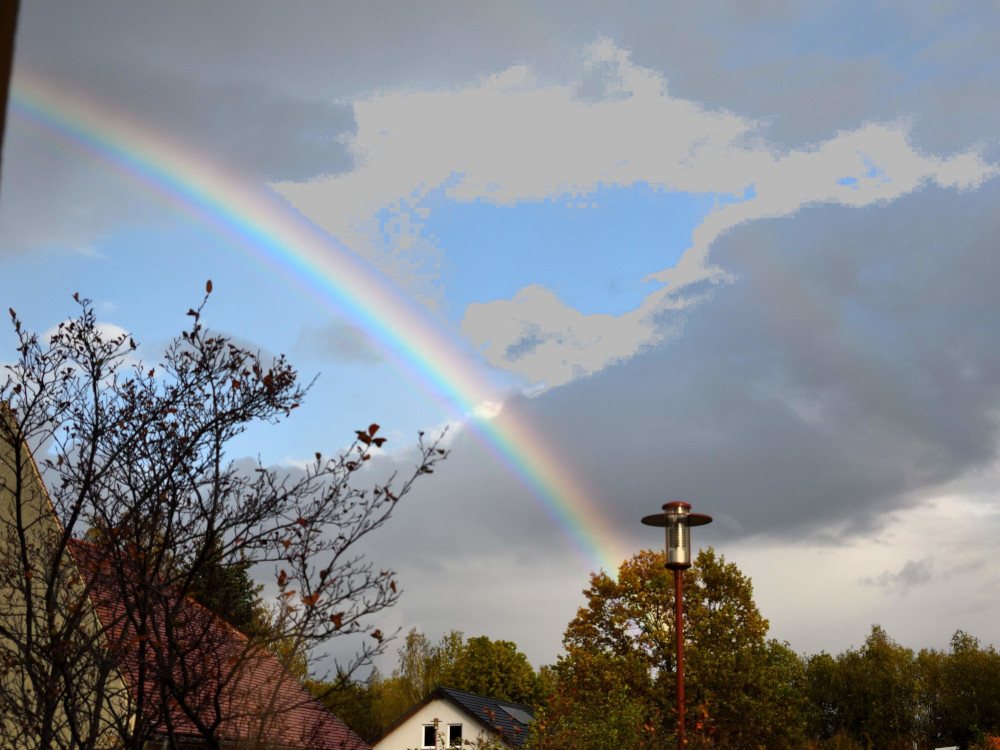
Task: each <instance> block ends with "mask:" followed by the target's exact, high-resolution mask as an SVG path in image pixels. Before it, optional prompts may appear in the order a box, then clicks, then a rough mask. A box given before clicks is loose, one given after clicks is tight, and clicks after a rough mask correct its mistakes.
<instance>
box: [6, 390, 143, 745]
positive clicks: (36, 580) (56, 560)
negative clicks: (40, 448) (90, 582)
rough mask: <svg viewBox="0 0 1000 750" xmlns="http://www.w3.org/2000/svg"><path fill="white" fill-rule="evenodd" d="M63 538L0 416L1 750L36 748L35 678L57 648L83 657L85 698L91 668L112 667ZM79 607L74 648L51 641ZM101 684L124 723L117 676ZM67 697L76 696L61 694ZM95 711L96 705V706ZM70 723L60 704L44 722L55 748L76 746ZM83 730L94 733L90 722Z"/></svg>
mask: <svg viewBox="0 0 1000 750" xmlns="http://www.w3.org/2000/svg"><path fill="white" fill-rule="evenodd" d="M0 407H2V405H0ZM62 533H63V532H62V528H61V526H60V524H59V522H58V520H57V519H56V517H55V512H54V511H53V509H52V505H51V503H50V502H49V497H48V494H47V493H46V491H45V486H44V485H43V483H42V480H41V477H40V476H39V474H38V470H37V468H36V466H35V463H34V461H33V460H32V457H31V455H30V453H29V452H28V450H27V447H26V446H25V445H24V443H23V442H21V441H20V440H19V437H17V433H16V431H15V430H14V428H13V426H12V423H11V420H10V415H9V412H6V411H5V410H4V409H2V408H0V750H7V748H15V747H16V748H19V749H20V748H26V749H28V750H30V748H31V746H32V745H31V742H33V741H37V739H36V730H35V728H33V727H31V726H30V722H32V721H35V720H37V719H38V718H39V717H40V716H44V711H42V710H39V708H38V705H37V696H38V692H37V690H36V688H35V684H34V683H33V682H32V681H31V680H30V679H29V674H35V675H38V674H40V673H43V672H44V670H45V669H46V668H48V667H49V666H50V664H51V660H49V659H48V655H49V654H51V653H52V651H53V649H54V648H55V647H57V646H59V645H64V646H65V648H66V650H67V652H71V653H75V654H82V655H80V656H79V658H74V659H73V660H72V663H73V665H74V666H76V667H78V668H79V671H78V672H77V673H76V674H75V675H74V685H75V686H76V687H77V688H80V687H81V686H84V690H83V691H81V692H82V694H83V695H86V690H87V689H88V688H91V687H94V686H92V685H91V686H88V685H87V679H88V677H92V676H93V675H94V674H95V672H94V670H91V669H88V668H87V667H88V665H90V664H93V663H95V660H96V659H100V660H101V662H102V663H105V664H106V663H107V661H106V660H107V655H106V654H104V653H102V649H101V645H102V644H101V640H100V638H99V634H100V626H99V624H98V620H97V616H96V613H95V612H94V610H93V608H92V607H91V606H90V600H89V599H88V598H87V597H86V596H85V592H84V588H83V585H82V583H81V578H80V575H79V571H78V570H77V567H76V565H75V563H74V562H73V560H72V558H71V557H70V555H69V552H68V551H67V550H65V549H63V552H62V554H61V555H57V554H56V550H57V549H58V545H59V543H60V541H61V537H62ZM25 561H27V565H25ZM49 581H53V582H54V583H55V586H54V589H55V593H54V594H53V595H52V596H51V597H47V596H46V590H47V583H48V582H49ZM47 602H48V604H49V605H50V606H49V608H48V612H46V603H47ZM29 603H30V605H31V606H30V607H29ZM74 605H76V606H77V608H78V609H79V608H82V611H81V612H80V622H79V626H78V631H79V632H78V633H77V634H76V638H75V639H73V640H72V642H71V641H70V639H60V638H52V637H50V634H52V633H54V632H55V633H60V632H61V631H60V628H62V626H64V625H65V624H66V622H67V620H66V617H67V615H68V614H69V613H70V612H71V611H72V612H74V613H75V612H77V609H72V610H71V608H72V607H74ZM29 623H30V624H31V625H32V626H33V627H32V629H31V632H32V639H30V640H29V639H28V638H27V637H26V634H27V633H28V630H29V628H28V625H29ZM72 649H76V651H72ZM29 662H33V663H34V664H35V667H34V668H33V669H32V670H30V671H29V670H27V669H26V668H25V664H28V663H29ZM51 684H56V685H58V684H59V683H58V681H53V682H52V683H51ZM101 684H102V687H103V688H104V690H105V692H104V694H105V695H106V696H109V698H108V702H107V706H108V711H109V712H110V711H111V710H115V711H116V712H119V713H122V714H123V716H124V715H126V714H127V707H123V698H124V696H127V691H126V689H125V686H124V683H123V681H122V680H121V676H120V675H119V674H118V673H117V671H112V673H111V674H110V676H107V677H106V678H104V679H101ZM60 691H62V688H60ZM61 695H63V696H68V695H70V693H68V692H65V691H62V692H61ZM92 697H93V696H91V698H92ZM80 703H82V704H83V706H84V707H83V708H82V710H81V711H80V712H78V713H76V714H75V715H77V716H84V717H86V716H87V715H88V713H89V710H88V708H87V707H86V701H84V700H81V701H80ZM94 703H95V701H94V700H93V699H91V700H90V704H91V706H93V704H94ZM108 716H110V714H108ZM67 718H68V717H67V714H66V711H65V706H64V705H62V702H61V701H60V702H59V704H57V706H56V708H55V712H54V713H53V714H52V715H51V716H50V718H49V720H48V721H45V722H44V723H45V724H46V726H47V727H49V728H51V730H52V731H53V732H54V733H55V736H54V737H53V738H52V739H53V741H54V743H55V744H54V746H55V747H67V746H70V745H71V744H72V743H71V741H70V738H69V731H68V722H67ZM126 720H127V719H126ZM26 722H28V723H29V726H27V727H26V726H25V723H26ZM83 726H84V728H85V729H86V727H87V726H89V724H88V723H87V721H86V720H85V721H84V724H83Z"/></svg>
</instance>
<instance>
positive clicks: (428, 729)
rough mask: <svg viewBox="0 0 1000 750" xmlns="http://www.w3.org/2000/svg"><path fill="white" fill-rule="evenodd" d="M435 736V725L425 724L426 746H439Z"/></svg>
mask: <svg viewBox="0 0 1000 750" xmlns="http://www.w3.org/2000/svg"><path fill="white" fill-rule="evenodd" d="M436 739H437V738H436V737H435V736H434V725H433V724H424V747H437V743H436V742H435V740H436Z"/></svg>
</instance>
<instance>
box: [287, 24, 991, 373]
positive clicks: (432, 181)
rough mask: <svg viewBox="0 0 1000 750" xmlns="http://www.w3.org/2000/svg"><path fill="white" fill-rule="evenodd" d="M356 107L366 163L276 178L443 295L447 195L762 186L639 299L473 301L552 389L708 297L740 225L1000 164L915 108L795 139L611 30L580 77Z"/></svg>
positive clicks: (637, 344)
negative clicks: (690, 91) (617, 40)
mask: <svg viewBox="0 0 1000 750" xmlns="http://www.w3.org/2000/svg"><path fill="white" fill-rule="evenodd" d="M354 106H355V116H356V120H357V125H358V129H357V133H356V135H354V136H353V137H352V139H351V140H350V142H349V148H350V151H351V153H352V155H353V157H354V159H355V163H356V164H357V165H358V167H357V168H356V169H355V170H354V171H353V172H350V173H348V174H344V175H340V176H336V177H330V178H326V179H322V180H317V181H313V182H309V183H301V184H292V183H281V184H279V185H276V186H275V187H276V188H277V189H278V190H279V191H280V192H281V193H282V194H283V195H284V196H285V197H286V198H288V199H289V200H290V201H291V202H292V203H293V204H294V205H295V206H296V207H297V208H299V209H300V210H301V211H303V212H304V213H305V214H306V215H308V216H309V217H310V218H311V219H313V221H315V222H317V223H318V224H320V225H321V226H323V227H324V228H325V229H327V230H328V231H330V232H331V233H332V234H334V235H335V236H337V237H338V238H340V239H341V240H342V241H344V242H345V244H346V245H348V246H349V247H352V248H354V249H355V250H356V251H357V252H359V253H361V254H362V255H364V256H365V257H367V258H368V259H369V260H371V261H372V262H373V263H375V264H376V265H377V266H379V267H380V268H381V269H382V270H383V271H384V272H386V273H388V274H389V275H390V276H392V277H393V278H394V279H395V280H396V281H397V282H398V283H401V284H403V285H405V286H407V287H408V288H409V289H410V290H411V291H412V292H413V293H414V294H416V295H417V296H418V297H420V298H421V299H423V300H424V301H425V302H426V303H427V304H428V305H429V306H431V307H432V308H436V309H439V308H440V307H441V306H442V305H443V303H444V302H445V300H444V297H443V295H444V293H445V291H446V290H443V289H442V288H441V286H440V280H439V272H440V267H441V263H442V262H443V258H442V252H443V249H442V248H440V247H439V246H438V245H437V244H436V243H435V239H434V238H433V237H429V236H426V233H425V232H424V231H423V230H424V221H425V220H426V218H427V216H428V212H429V211H430V210H431V205H430V203H431V200H441V199H445V200H453V201H460V202H462V201H464V202H471V201H485V202H489V203H492V204H496V205H514V204H517V203H518V202H521V201H540V200H548V199H560V200H565V199H570V200H574V201H578V200H581V199H588V198H589V197H591V196H592V195H593V194H594V193H595V192H596V190H597V189H598V188H599V187H601V186H605V187H607V186H618V187H622V188H628V187H630V186H633V185H635V184H636V183H647V184H649V185H651V186H655V187H657V188H661V189H664V190H673V191H680V192H690V193H699V194H704V193H717V194H728V195H733V196H735V197H741V196H743V195H744V191H745V190H746V189H747V188H748V187H750V186H751V185H752V186H753V194H754V197H753V198H752V199H749V200H743V201H741V202H737V203H723V204H721V205H720V206H719V207H718V208H717V210H716V211H715V212H713V213H712V214H710V215H709V216H708V217H707V218H706V219H705V220H704V222H703V223H702V224H701V225H700V226H699V227H698V228H697V229H696V230H695V232H694V234H693V237H692V243H691V246H690V248H689V249H688V251H687V252H686V253H685V254H684V256H683V257H682V258H681V260H680V262H679V263H677V265H676V266H675V267H672V268H659V269H656V268H653V269H650V274H649V277H648V278H651V279H655V280H657V281H660V282H663V283H666V284H668V288H667V289H666V290H663V289H661V290H659V291H657V292H654V293H652V294H650V295H648V296H647V297H646V298H645V299H644V300H643V302H642V303H641V305H640V306H639V307H638V308H636V309H635V310H633V311H631V312H630V313H627V314H624V315H619V316H610V315H599V314H596V315H584V314H582V313H580V312H578V311H576V310H573V309H571V308H569V307H567V306H566V305H564V304H563V303H562V302H560V301H559V300H558V299H557V298H556V297H555V295H553V294H552V293H551V292H548V291H546V290H544V289H541V288H538V287H533V286H532V287H528V288H526V289H522V290H521V291H520V292H519V293H518V294H517V295H515V296H514V298H512V299H510V300H489V301H484V302H483V303H482V304H478V305H471V306H470V307H469V308H468V310H467V311H466V315H465V319H464V320H463V321H462V330H463V332H464V333H465V335H466V336H467V337H468V338H469V339H470V341H472V342H473V343H474V344H475V345H476V346H478V347H480V348H481V349H482V351H483V352H484V353H485V354H486V356H487V357H488V359H489V361H490V362H491V363H492V364H494V365H495V366H497V367H501V368H504V369H509V370H513V371H516V372H518V373H520V374H522V375H524V376H526V377H527V378H528V379H529V380H530V381H532V382H535V383H538V382H545V383H547V384H548V386H549V387H552V386H554V385H558V384H561V383H565V382H568V381H570V380H572V379H575V378H577V377H580V376H582V375H586V374H589V373H592V372H595V371H597V370H600V369H601V368H603V367H605V366H607V365H608V364H610V363H612V362H615V361H618V360H621V359H622V358H627V357H629V356H631V355H632V354H634V353H636V352H637V351H639V350H640V348H641V347H642V346H644V345H648V344H650V343H653V342H655V341H656V340H658V338H661V337H663V336H664V335H670V333H671V331H669V330H668V331H664V329H663V327H662V323H661V322H654V320H655V316H657V315H658V314H659V313H663V312H665V311H667V310H671V309H675V310H676V309H682V308H683V307H685V306H687V305H689V304H691V302H692V301H693V300H699V299H701V298H702V297H703V295H696V296H694V297H693V298H689V299H683V298H681V297H680V296H679V294H678V293H679V292H680V291H681V290H682V289H683V288H684V287H685V286H688V285H691V284H693V283H696V282H701V281H705V280H713V281H722V280H726V279H727V277H726V276H725V274H724V273H723V271H722V270H721V269H718V268H713V267H711V265H710V264H709V261H708V251H709V248H710V246H711V244H712V242H713V241H714V240H715V239H716V238H717V237H719V236H720V235H721V234H723V233H724V232H726V231H727V230H729V229H731V228H732V227H734V226H736V225H738V224H741V223H744V222H746V221H751V220H754V219H759V218H765V217H780V216H789V215H792V214H794V213H795V212H797V211H798V210H799V209H801V208H802V207H804V206H808V205H815V204H819V203H841V204H844V205H848V206H867V205H872V204H877V203H881V202H887V201H891V200H893V199H895V198H897V197H899V196H901V195H904V194H906V193H909V192H912V191H913V190H916V189H918V188H919V187H920V186H922V185H924V184H927V183H935V182H936V183H937V184H939V185H941V186H946V187H955V188H959V189H970V188H975V187H978V186H979V185H980V184H982V182H983V181H984V180H986V179H988V178H990V177H992V176H994V175H995V174H997V172H998V169H997V166H996V165H993V164H989V163H987V162H986V161H985V160H984V159H983V157H982V156H981V153H980V152H979V151H977V150H975V149H971V150H967V151H965V152H963V153H960V154H957V155H954V156H950V157H938V156H933V155H927V154H923V153H920V152H919V151H918V150H917V149H916V148H914V147H913V145H912V144H911V142H910V139H909V129H910V124H909V123H908V122H907V121H905V120H900V121H897V122H892V123H869V124H866V125H864V126H862V127H860V128H858V129H856V130H852V131H845V132H841V133H837V134H836V135H834V136H833V137H831V138H830V139H829V140H827V141H825V142H822V143H820V144H818V145H815V146H812V147H810V148H807V149H800V150H795V151H791V152H784V153H782V152H779V151H778V150H776V149H774V148H771V147H769V146H768V144H767V143H766V142H765V141H764V140H763V138H762V135H761V131H760V129H759V125H758V123H756V122H755V121H753V120H750V119H748V118H745V117H740V116H737V115H735V114H733V113H730V112H727V111H723V110H715V111H711V110H706V109H705V108H703V107H701V106H700V105H698V104H697V103H695V102H691V101H687V100H684V99H679V98H676V97H671V96H670V94H669V92H668V87H667V79H666V78H665V77H664V76H663V75H662V74H660V73H659V72H657V71H654V70H651V69H648V68H643V67H640V66H638V65H635V64H633V63H632V61H631V60H630V56H629V53H628V52H627V51H625V50H622V49H620V48H618V47H617V46H616V45H615V44H614V43H613V42H612V41H611V40H608V39H603V40H601V41H599V42H597V43H595V44H594V45H592V46H591V47H590V48H589V50H588V52H587V54H586V55H585V57H584V60H583V73H582V76H581V80H580V81H575V82H571V83H549V82H543V81H541V80H539V79H537V78H536V77H535V76H534V74H533V72H532V71H531V70H530V69H528V68H526V67H523V66H515V67H511V68H508V69H507V70H505V71H503V72H501V73H498V74H496V75H493V76H489V77H486V78H483V79H481V80H480V81H479V82H478V83H477V84H476V85H473V86H466V87H464V88H458V89H446V90H434V91H415V90H407V91H391V92H382V93H375V94H372V95H371V96H370V97H369V98H367V99H364V100H361V101H357V102H355V103H354ZM387 216H388V217H389V218H390V221H388V222H387V221H385V218H386V217H387ZM445 250H446V249H445ZM540 251H544V249H541V250H540Z"/></svg>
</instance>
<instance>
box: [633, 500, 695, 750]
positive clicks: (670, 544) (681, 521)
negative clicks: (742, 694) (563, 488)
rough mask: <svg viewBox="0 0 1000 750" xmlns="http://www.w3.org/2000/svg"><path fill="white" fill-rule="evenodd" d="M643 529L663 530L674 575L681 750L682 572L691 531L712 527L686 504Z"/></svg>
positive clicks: (670, 507) (680, 743) (680, 741)
mask: <svg viewBox="0 0 1000 750" xmlns="http://www.w3.org/2000/svg"><path fill="white" fill-rule="evenodd" d="M642 522H643V523H644V524H646V525H647V526H664V527H666V530H667V549H666V554H667V567H668V568H670V569H671V570H672V571H674V624H675V626H676V627H675V628H674V629H675V630H676V635H677V748H678V750H683V748H684V595H683V588H684V571H685V570H687V569H688V568H690V567H691V527H692V526H704V525H705V524H707V523H712V517H711V516H706V515H702V514H701V513H692V512H691V506H690V505H688V504H687V503H667V504H666V505H664V506H663V512H662V513H655V514H653V515H651V516H646V517H645V518H643V519H642Z"/></svg>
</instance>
